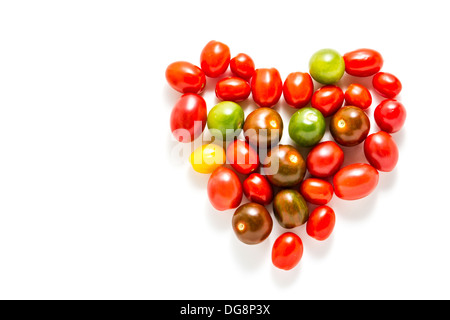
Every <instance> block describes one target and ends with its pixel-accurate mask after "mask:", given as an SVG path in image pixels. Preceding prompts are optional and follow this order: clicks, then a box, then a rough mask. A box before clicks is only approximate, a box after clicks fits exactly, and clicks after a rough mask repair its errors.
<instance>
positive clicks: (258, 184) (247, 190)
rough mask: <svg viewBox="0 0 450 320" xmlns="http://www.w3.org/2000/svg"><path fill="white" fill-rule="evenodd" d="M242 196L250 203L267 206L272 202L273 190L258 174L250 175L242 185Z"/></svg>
mask: <svg viewBox="0 0 450 320" xmlns="http://www.w3.org/2000/svg"><path fill="white" fill-rule="evenodd" d="M243 188H244V194H245V196H246V197H247V199H248V200H250V201H251V202H256V203H259V204H262V205H263V206H267V205H269V204H270V203H271V202H272V199H273V189H272V185H271V184H270V183H269V181H267V179H266V178H265V177H264V176H263V175H261V174H259V173H252V174H251V175H250V176H249V177H248V178H247V179H245V180H244V183H243Z"/></svg>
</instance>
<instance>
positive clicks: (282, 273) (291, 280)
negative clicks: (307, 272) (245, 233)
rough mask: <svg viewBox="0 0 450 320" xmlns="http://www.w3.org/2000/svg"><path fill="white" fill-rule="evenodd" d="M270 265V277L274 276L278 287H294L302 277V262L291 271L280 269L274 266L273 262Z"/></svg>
mask: <svg viewBox="0 0 450 320" xmlns="http://www.w3.org/2000/svg"><path fill="white" fill-rule="evenodd" d="M269 258H270V257H269ZM270 263H271V266H270V268H271V270H270V275H271V276H272V278H273V280H274V282H275V283H276V285H278V286H279V287H280V288H287V287H289V286H292V285H294V284H295V283H296V281H297V279H298V277H300V275H301V273H302V263H303V262H302V260H300V262H299V264H298V265H296V266H295V267H294V268H292V269H291V270H282V269H278V268H277V267H275V266H274V265H273V264H272V262H270Z"/></svg>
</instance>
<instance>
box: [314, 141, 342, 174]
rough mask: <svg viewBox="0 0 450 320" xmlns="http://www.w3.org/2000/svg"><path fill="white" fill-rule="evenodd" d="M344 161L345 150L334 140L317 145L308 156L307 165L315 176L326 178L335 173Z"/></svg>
mask: <svg viewBox="0 0 450 320" xmlns="http://www.w3.org/2000/svg"><path fill="white" fill-rule="evenodd" d="M343 162H344V152H343V151H342V149H341V148H340V147H339V146H338V145H337V144H336V142H334V141H324V142H321V143H319V144H318V145H316V146H315V147H314V148H312V149H311V151H310V152H309V153H308V156H307V157H306V167H307V168H308V171H309V173H311V174H312V175H313V176H315V177H320V178H326V177H329V176H332V175H333V174H335V173H336V172H337V171H338V170H339V169H340V168H341V165H342V163H343Z"/></svg>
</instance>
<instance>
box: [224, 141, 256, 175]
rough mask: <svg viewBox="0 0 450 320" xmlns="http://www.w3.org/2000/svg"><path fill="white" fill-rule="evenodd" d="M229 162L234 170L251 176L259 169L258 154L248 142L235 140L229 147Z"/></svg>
mask: <svg viewBox="0 0 450 320" xmlns="http://www.w3.org/2000/svg"><path fill="white" fill-rule="evenodd" d="M227 160H228V162H229V163H230V164H231V166H232V167H233V169H234V170H236V171H237V172H239V173H242V174H249V173H252V172H253V171H255V170H256V169H258V167H259V157H258V153H257V152H256V151H255V149H253V148H252V147H251V146H250V145H249V144H248V143H247V142H246V141H242V140H235V141H233V142H232V143H230V144H229V145H228V148H227Z"/></svg>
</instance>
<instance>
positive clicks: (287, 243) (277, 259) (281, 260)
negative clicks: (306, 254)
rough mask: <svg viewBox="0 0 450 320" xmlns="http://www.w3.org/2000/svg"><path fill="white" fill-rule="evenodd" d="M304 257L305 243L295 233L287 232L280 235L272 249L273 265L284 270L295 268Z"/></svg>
mask: <svg viewBox="0 0 450 320" xmlns="http://www.w3.org/2000/svg"><path fill="white" fill-rule="evenodd" d="M302 256H303V242H302V240H301V239H300V237H299V236H298V235H296V234H295V233H293V232H285V233H283V234H282V235H280V236H279V237H278V238H277V239H276V240H275V242H274V244H273V247H272V263H273V265H274V266H275V267H277V268H279V269H282V270H291V269H292V268H294V267H295V266H296V265H298V263H299V262H300V260H301V259H302Z"/></svg>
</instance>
